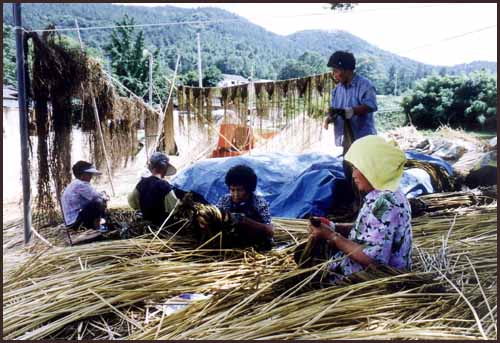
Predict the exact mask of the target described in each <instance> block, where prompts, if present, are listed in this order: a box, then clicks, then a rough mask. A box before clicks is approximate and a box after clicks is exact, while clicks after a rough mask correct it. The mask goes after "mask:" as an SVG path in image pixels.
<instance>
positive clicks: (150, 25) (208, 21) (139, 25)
mask: <svg viewBox="0 0 500 343" xmlns="http://www.w3.org/2000/svg"><path fill="white" fill-rule="evenodd" d="M240 20H243V19H242V18H237V19H218V20H204V21H201V20H190V21H174V22H169V23H158V24H134V25H109V26H88V27H80V31H81V30H87V31H88V30H104V29H115V28H122V27H152V26H170V25H183V24H210V23H220V22H227V21H240ZM76 30H78V29H77V28H76V27H67V28H61V29H47V30H29V31H28V32H55V31H76Z"/></svg>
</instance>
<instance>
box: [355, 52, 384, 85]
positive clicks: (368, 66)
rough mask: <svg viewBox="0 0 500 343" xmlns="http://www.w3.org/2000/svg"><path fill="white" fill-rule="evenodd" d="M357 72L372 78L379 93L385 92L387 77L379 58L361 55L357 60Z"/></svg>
mask: <svg viewBox="0 0 500 343" xmlns="http://www.w3.org/2000/svg"><path fill="white" fill-rule="evenodd" d="M356 73H357V74H360V75H362V76H364V77H366V78H368V79H369V80H371V81H372V83H373V85H374V86H375V88H376V89H377V93H379V94H380V93H384V91H385V84H386V82H387V78H386V76H385V73H384V72H383V70H382V68H381V66H380V64H379V62H378V59H377V58H375V57H373V56H363V55H362V56H360V57H359V58H358V59H357V61H356Z"/></svg>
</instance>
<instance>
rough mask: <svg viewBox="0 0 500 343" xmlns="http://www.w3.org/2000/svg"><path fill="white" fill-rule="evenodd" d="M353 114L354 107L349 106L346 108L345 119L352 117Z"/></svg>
mask: <svg viewBox="0 0 500 343" xmlns="http://www.w3.org/2000/svg"><path fill="white" fill-rule="evenodd" d="M353 115H354V110H353V109H352V107H348V108H346V109H345V119H351V118H352V116H353Z"/></svg>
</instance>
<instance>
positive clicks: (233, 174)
mask: <svg viewBox="0 0 500 343" xmlns="http://www.w3.org/2000/svg"><path fill="white" fill-rule="evenodd" d="M225 183H226V185H227V186H228V188H229V194H226V195H223V196H222V197H221V198H220V199H219V201H218V203H217V207H218V208H219V209H220V210H221V212H223V213H225V214H228V216H229V220H230V221H232V223H233V225H234V228H235V235H236V237H237V240H238V242H235V246H254V247H256V248H258V249H259V250H269V249H271V248H272V245H273V235H274V227H273V225H272V223H271V215H270V213H269V204H268V202H267V201H266V200H265V199H264V198H263V197H261V196H259V195H256V194H255V193H254V192H255V189H256V188H257V175H255V172H254V171H253V169H252V168H250V167H248V166H245V165H237V166H234V167H232V168H231V169H230V170H229V171H228V172H227V174H226V177H225Z"/></svg>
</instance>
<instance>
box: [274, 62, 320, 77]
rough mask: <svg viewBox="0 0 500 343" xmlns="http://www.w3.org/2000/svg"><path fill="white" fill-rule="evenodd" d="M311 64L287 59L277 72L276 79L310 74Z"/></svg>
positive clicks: (311, 72)
mask: <svg viewBox="0 0 500 343" xmlns="http://www.w3.org/2000/svg"><path fill="white" fill-rule="evenodd" d="M312 74H313V71H312V68H311V66H309V65H307V64H305V63H303V62H301V61H297V60H288V61H287V62H286V63H285V65H284V66H283V68H281V70H280V72H279V73H278V80H287V79H294V78H299V77H304V76H308V75H312Z"/></svg>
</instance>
